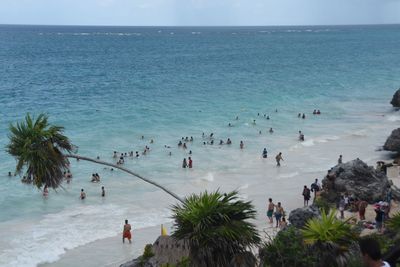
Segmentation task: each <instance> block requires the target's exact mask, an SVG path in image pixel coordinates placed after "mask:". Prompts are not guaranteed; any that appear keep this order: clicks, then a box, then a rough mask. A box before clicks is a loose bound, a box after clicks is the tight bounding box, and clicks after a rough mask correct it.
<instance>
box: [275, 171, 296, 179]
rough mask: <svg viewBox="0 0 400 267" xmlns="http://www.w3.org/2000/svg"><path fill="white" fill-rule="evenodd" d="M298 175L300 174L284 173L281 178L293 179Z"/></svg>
mask: <svg viewBox="0 0 400 267" xmlns="http://www.w3.org/2000/svg"><path fill="white" fill-rule="evenodd" d="M297 175H299V173H298V172H290V173H283V174H280V175H279V178H284V179H285V178H292V177H295V176H297Z"/></svg>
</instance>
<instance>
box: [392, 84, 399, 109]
mask: <svg viewBox="0 0 400 267" xmlns="http://www.w3.org/2000/svg"><path fill="white" fill-rule="evenodd" d="M390 104H392V106H393V107H395V108H400V89H399V90H397V91H396V92H395V93H394V95H393V98H392V101H390Z"/></svg>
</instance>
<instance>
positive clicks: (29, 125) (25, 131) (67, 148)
mask: <svg viewBox="0 0 400 267" xmlns="http://www.w3.org/2000/svg"><path fill="white" fill-rule="evenodd" d="M9 128H10V134H9V139H10V142H9V144H8V145H7V146H6V151H7V152H8V153H9V154H10V155H11V156H13V157H14V158H15V159H16V160H17V166H16V173H18V174H20V173H21V172H22V171H23V170H25V172H26V173H25V174H26V176H27V177H28V178H31V179H32V182H33V184H34V185H36V186H37V187H38V188H41V187H42V186H48V187H52V188H54V189H55V188H58V187H59V186H60V185H61V183H62V181H63V178H64V176H63V173H64V171H65V170H67V169H68V166H69V161H68V158H76V159H80V160H86V161H91V162H94V163H97V164H102V165H106V166H110V167H113V168H115V169H119V170H122V171H124V172H127V173H129V174H131V175H133V176H136V177H138V178H139V179H142V180H143V181H145V182H147V183H150V184H152V185H154V186H157V187H158V188H160V189H162V190H164V191H165V192H167V193H168V194H170V195H171V196H173V197H174V198H176V199H177V200H179V201H181V202H182V200H181V198H179V197H178V196H177V195H176V194H175V193H173V192H171V191H169V190H168V189H166V188H165V187H163V186H161V185H159V184H158V183H156V182H154V181H152V180H149V179H147V178H145V177H143V176H141V175H139V174H136V173H134V172H132V171H130V170H128V169H126V168H124V167H122V166H120V165H116V164H112V163H108V162H105V161H100V160H96V159H92V158H88V157H84V156H80V155H76V154H72V153H73V152H76V147H75V146H74V145H72V144H71V142H70V140H69V139H68V137H67V136H65V135H64V133H63V132H64V127H61V126H55V125H51V124H50V123H49V122H48V116H47V115H45V114H40V115H39V116H38V117H37V118H36V119H35V118H34V117H31V116H30V114H27V115H26V116H25V120H24V121H22V122H17V123H16V124H15V125H13V124H11V125H10V127H9Z"/></svg>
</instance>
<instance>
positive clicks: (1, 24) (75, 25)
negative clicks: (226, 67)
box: [0, 22, 400, 28]
mask: <svg viewBox="0 0 400 267" xmlns="http://www.w3.org/2000/svg"><path fill="white" fill-rule="evenodd" d="M385 25H386V26H390V25H400V22H399V23H365V24H357V23H355V24H271V25H100V24H99V25H93V24H24V23H16V24H13V23H0V26H46V27H137V28H138V27H144V28H150V27H175V28H179V27H180V28H189V27H202V28H207V27H208V28H213V27H215V28H216V27H220V28H222V27H226V28H229V27H321V26H323V27H334V26H385Z"/></svg>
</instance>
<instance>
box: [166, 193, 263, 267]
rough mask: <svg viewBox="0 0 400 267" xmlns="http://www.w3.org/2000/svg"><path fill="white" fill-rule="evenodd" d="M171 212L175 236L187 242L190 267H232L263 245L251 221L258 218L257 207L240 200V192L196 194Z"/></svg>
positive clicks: (174, 207)
mask: <svg viewBox="0 0 400 267" xmlns="http://www.w3.org/2000/svg"><path fill="white" fill-rule="evenodd" d="M172 212H173V216H172V218H173V219H174V228H175V231H174V233H173V234H172V236H173V237H174V238H176V239H179V240H184V241H185V242H188V244H189V248H190V253H189V258H190V260H191V266H215V267H220V266H230V262H231V261H232V260H233V259H234V258H235V256H237V255H239V254H240V255H244V254H245V252H247V250H248V249H249V248H251V247H254V246H256V245H257V244H258V243H259V242H260V237H259V234H258V232H257V230H256V228H255V226H254V225H253V224H252V223H250V222H249V221H248V220H249V219H254V218H255V216H256V211H255V209H254V206H253V205H252V204H251V202H246V201H243V200H240V199H239V197H238V192H237V191H233V192H230V193H228V194H222V193H220V192H219V191H218V190H217V191H215V192H212V193H209V192H207V191H206V192H204V193H201V194H199V195H196V194H193V195H190V196H189V197H187V198H186V199H185V200H184V202H183V203H182V204H177V205H175V206H173V207H172ZM250 254H251V253H250ZM251 255H252V254H251Z"/></svg>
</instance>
